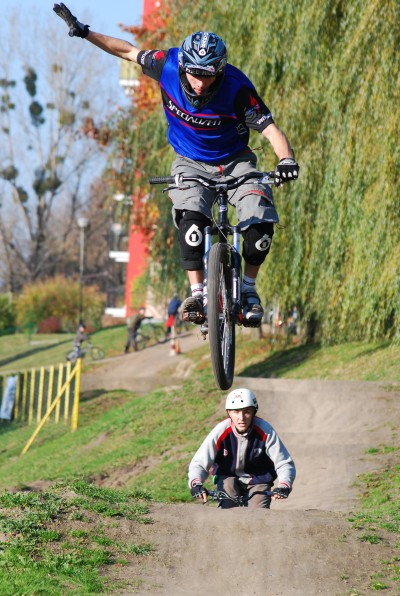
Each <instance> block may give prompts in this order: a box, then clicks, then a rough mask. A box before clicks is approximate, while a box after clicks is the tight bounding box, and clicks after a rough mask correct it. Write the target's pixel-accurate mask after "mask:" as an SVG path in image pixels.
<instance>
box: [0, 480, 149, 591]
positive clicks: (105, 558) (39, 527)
mask: <svg viewBox="0 0 400 596" xmlns="http://www.w3.org/2000/svg"><path fill="white" fill-rule="evenodd" d="M149 498H150V497H149V495H146V494H144V493H143V494H140V495H138V494H132V493H129V492H127V491H111V490H109V489H101V488H98V487H94V486H93V485H91V484H88V483H87V482H86V481H82V480H81V481H77V482H74V483H71V484H68V483H59V484H55V485H54V487H53V488H52V489H51V491H50V492H46V493H40V494H39V493H32V492H26V493H24V492H17V493H10V492H5V493H3V494H0V535H3V537H5V539H4V538H3V541H2V542H1V546H0V566H1V570H2V573H1V574H0V594H4V595H11V594H12V595H17V594H21V595H22V594H39V593H40V594H46V596H47V595H48V596H52V595H57V596H58V595H59V594H64V593H66V592H68V594H93V593H97V594H100V593H105V592H106V591H109V588H110V586H109V585H107V580H106V579H105V578H104V577H103V576H102V574H101V573H100V572H101V570H102V569H104V567H106V566H108V565H112V564H113V563H114V562H115V561H117V560H119V557H120V556H121V555H123V556H124V557H127V556H128V559H129V557H130V558H132V557H137V556H145V555H147V554H149V553H151V552H152V550H153V546H152V545H151V544H148V543H143V544H135V543H133V542H132V541H131V536H132V534H133V533H134V532H132V531H131V532H130V533H129V535H128V538H127V543H124V544H122V543H121V542H119V541H117V540H115V539H114V538H113V537H112V535H113V531H112V526H111V525H110V522H109V521H108V518H109V514H110V511H112V512H113V513H112V516H113V517H114V516H118V519H119V520H120V521H121V520H129V523H130V524H131V525H132V524H134V523H135V524H140V523H150V521H151V520H150V518H148V517H145V516H146V515H147V514H148V511H149V509H148V505H147V501H148V500H149ZM101 505H103V510H102V511H100V510H99V509H100V506H101ZM115 506H116V507H117V508H116V509H115V508H114V507H115ZM93 511H95V513H96V517H95V519H93V517H92V512H93ZM94 521H95V525H94V523H93V522H94ZM126 562H127V561H126ZM113 585H114V586H115V582H114V584H113Z"/></svg>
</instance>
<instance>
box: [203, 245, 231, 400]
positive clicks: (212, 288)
mask: <svg viewBox="0 0 400 596" xmlns="http://www.w3.org/2000/svg"><path fill="white" fill-rule="evenodd" d="M207 296H208V303H207V319H208V335H209V340H210V353H211V360H212V365H213V370H214V377H215V380H216V382H217V384H218V386H219V387H220V388H221V389H229V387H231V385H232V382H233V375H234V369H235V322H234V319H233V314H232V291H231V267H230V258H229V250H228V248H227V246H226V245H225V244H220V243H218V244H214V245H213V246H212V247H211V250H210V254H209V257H208V282H207Z"/></svg>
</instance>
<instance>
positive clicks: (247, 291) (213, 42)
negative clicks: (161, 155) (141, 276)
mask: <svg viewBox="0 0 400 596" xmlns="http://www.w3.org/2000/svg"><path fill="white" fill-rule="evenodd" d="M54 11H55V12H56V13H57V15H58V16H60V17H61V18H62V19H63V20H64V21H65V22H66V23H67V25H68V27H69V35H70V36H71V37H73V36H76V37H81V38H85V39H87V40H88V41H90V42H91V43H92V44H94V45H96V46H97V47H99V48H100V49H102V50H104V51H105V52H108V53H109V54H112V55H113V56H118V57H119V58H123V59H125V60H129V61H131V62H137V63H138V64H139V65H140V66H141V67H142V70H143V73H144V74H145V75H148V76H149V77H151V78H152V79H155V80H156V81H158V83H159V86H160V90H161V96H162V102H163V107H164V111H165V115H166V118H167V121H168V124H169V128H168V140H169V142H170V144H171V145H172V147H173V149H174V150H175V152H176V154H177V157H176V159H175V161H174V162H173V164H172V169H171V175H173V176H175V175H176V174H186V175H201V176H209V177H215V176H218V175H223V176H239V175H242V174H244V173H248V172H254V175H255V177H256V176H258V175H259V174H260V172H259V171H258V170H257V167H256V166H257V158H256V156H255V154H254V153H253V152H252V151H251V150H250V148H249V147H248V141H249V134H250V129H252V130H256V131H258V132H259V133H261V135H262V136H263V137H265V138H266V139H267V140H268V141H269V142H270V144H271V146H272V149H273V150H274V152H275V154H276V156H277V158H278V159H279V163H278V165H277V167H276V183H277V184H278V185H280V184H283V183H284V182H289V181H291V180H295V179H296V178H297V177H298V172H299V166H298V164H297V163H296V161H295V159H294V153H293V150H292V148H291V146H290V143H289V141H288V139H287V137H286V135H285V134H284V133H283V132H282V131H281V130H280V129H279V128H278V127H277V126H276V124H275V123H274V120H273V118H272V115H271V112H270V110H269V109H268V108H267V106H266V105H265V104H264V102H263V101H262V99H261V98H260V97H259V95H258V93H257V91H256V89H255V88H254V85H253V84H252V83H251V81H250V80H249V79H248V78H247V77H246V76H245V75H244V74H243V73H242V72H241V71H240V70H238V69H237V68H235V67H234V66H232V65H231V64H228V63H227V50H226V46H225V44H224V42H223V41H222V39H221V38H220V37H219V36H218V35H216V34H214V33H210V32H207V31H198V32H196V33H193V34H191V35H189V36H188V37H186V39H185V40H184V41H183V43H182V45H181V46H180V47H179V48H169V49H166V50H140V49H139V48H137V47H135V46H134V45H132V44H131V43H129V42H128V41H124V40H121V39H117V38H114V37H109V36H106V35H103V34H101V33H95V32H94V31H90V30H89V25H84V24H82V23H80V22H79V21H78V20H77V18H76V17H75V16H74V15H72V14H71V12H70V11H69V9H68V8H67V7H66V6H65V4H62V3H60V4H55V5H54ZM170 198H171V199H172V203H173V217H174V221H175V224H176V226H177V228H178V231H179V242H180V249H181V261H182V266H183V268H184V269H185V270H186V271H187V274H188V278H189V282H190V286H191V293H192V295H191V296H190V297H189V298H187V299H186V300H185V301H184V303H183V305H182V318H183V319H184V320H190V321H192V322H195V323H198V324H201V323H202V322H203V320H204V316H203V299H202V297H203V261H202V257H203V252H204V228H205V227H206V226H207V225H210V219H211V216H212V212H211V209H212V205H213V202H214V198H215V191H210V190H208V189H205V188H203V187H202V186H200V185H195V184H191V185H190V187H188V188H186V189H184V190H182V189H175V190H171V191H170ZM229 202H230V204H232V205H234V207H235V208H236V212H237V217H238V222H239V226H240V228H241V231H242V234H243V259H244V262H245V266H244V275H243V281H242V288H241V294H242V307H243V324H244V325H247V326H255V327H257V326H260V325H261V321H262V318H263V312H264V311H263V308H262V306H261V302H260V298H259V296H258V293H257V291H256V278H257V274H258V271H259V268H260V266H261V264H262V263H263V262H264V260H265V258H266V256H267V254H268V252H269V250H270V247H271V242H272V236H273V234H274V224H276V223H278V221H279V218H278V214H277V211H276V209H275V206H274V203H273V199H272V191H271V189H270V188H269V187H268V186H266V185H263V184H260V183H257V182H256V181H254V182H252V181H249V182H247V183H246V184H244V185H243V186H242V187H241V188H239V189H236V190H235V191H231V192H230V195H229Z"/></svg>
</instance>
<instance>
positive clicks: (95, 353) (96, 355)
mask: <svg viewBox="0 0 400 596" xmlns="http://www.w3.org/2000/svg"><path fill="white" fill-rule="evenodd" d="M90 355H91V357H92V360H102V359H103V358H104V350H102V349H101V348H99V347H98V346H92V347H91V348H90Z"/></svg>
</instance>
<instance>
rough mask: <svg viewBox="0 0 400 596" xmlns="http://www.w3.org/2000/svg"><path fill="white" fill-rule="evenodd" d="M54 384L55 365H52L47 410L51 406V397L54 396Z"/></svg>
mask: <svg viewBox="0 0 400 596" xmlns="http://www.w3.org/2000/svg"><path fill="white" fill-rule="evenodd" d="M53 385H54V366H50V369H49V381H48V383H47V404H46V411H47V410H48V409H49V408H50V406H51V398H52V397H53Z"/></svg>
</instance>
